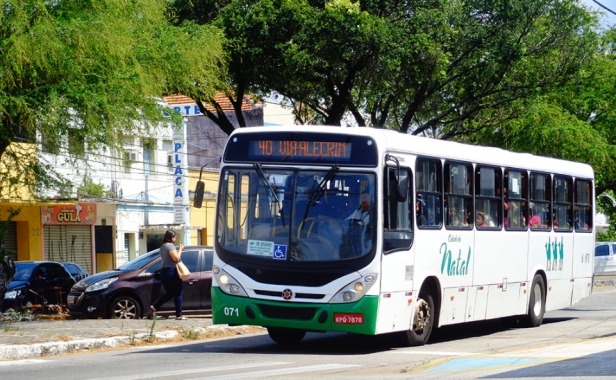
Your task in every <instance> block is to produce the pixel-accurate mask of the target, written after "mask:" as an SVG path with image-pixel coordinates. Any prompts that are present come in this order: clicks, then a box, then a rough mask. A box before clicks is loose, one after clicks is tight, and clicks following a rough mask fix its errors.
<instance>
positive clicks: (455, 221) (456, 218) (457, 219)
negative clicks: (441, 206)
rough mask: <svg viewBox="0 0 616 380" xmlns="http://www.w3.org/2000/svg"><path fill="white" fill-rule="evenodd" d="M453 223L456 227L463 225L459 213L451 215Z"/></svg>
mask: <svg viewBox="0 0 616 380" xmlns="http://www.w3.org/2000/svg"><path fill="white" fill-rule="evenodd" d="M451 225H452V226H454V227H460V226H461V225H462V221H461V220H460V216H459V215H457V214H456V215H453V216H452V217H451Z"/></svg>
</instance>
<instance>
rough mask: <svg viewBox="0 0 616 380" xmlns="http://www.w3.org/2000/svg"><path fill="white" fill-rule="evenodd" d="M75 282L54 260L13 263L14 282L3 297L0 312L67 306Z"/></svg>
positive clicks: (62, 266)
mask: <svg viewBox="0 0 616 380" xmlns="http://www.w3.org/2000/svg"><path fill="white" fill-rule="evenodd" d="M74 284H75V279H74V278H73V276H71V274H70V273H68V271H67V270H66V268H65V267H64V265H62V264H60V263H57V262H55V261H16V262H15V275H14V276H13V281H11V283H10V284H9V287H8V289H7V291H6V293H5V295H4V300H3V302H2V311H6V310H8V309H14V310H17V311H20V310H23V309H24V308H29V307H36V306H37V305H66V300H67V295H68V292H69V291H70V289H71V287H72V286H73V285H74Z"/></svg>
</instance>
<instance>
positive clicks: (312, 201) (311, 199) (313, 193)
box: [304, 165, 340, 219]
mask: <svg viewBox="0 0 616 380" xmlns="http://www.w3.org/2000/svg"><path fill="white" fill-rule="evenodd" d="M339 170H340V166H338V165H334V166H332V167H331V169H329V171H328V172H327V174H325V177H323V179H322V180H321V182H319V184H318V185H317V186H315V187H313V188H312V189H311V190H310V195H309V196H308V204H307V206H306V211H305V212H304V219H306V218H307V217H308V211H309V210H310V207H314V206H316V204H317V202H318V201H319V200H320V199H321V197H322V196H323V194H325V185H326V184H327V182H329V181H331V180H332V179H334V177H335V176H336V173H338V171H339Z"/></svg>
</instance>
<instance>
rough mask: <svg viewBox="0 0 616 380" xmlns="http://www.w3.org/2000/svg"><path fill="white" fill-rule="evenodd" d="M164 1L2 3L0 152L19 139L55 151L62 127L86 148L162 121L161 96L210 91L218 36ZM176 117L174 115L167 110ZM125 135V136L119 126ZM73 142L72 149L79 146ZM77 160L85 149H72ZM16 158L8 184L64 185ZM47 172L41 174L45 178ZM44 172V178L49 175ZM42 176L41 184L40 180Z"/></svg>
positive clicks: (61, 142) (113, 142) (62, 143)
mask: <svg viewBox="0 0 616 380" xmlns="http://www.w3.org/2000/svg"><path fill="white" fill-rule="evenodd" d="M167 3H168V2H167V1H166V0H134V1H131V2H125V1H121V0H90V1H75V0H63V1H52V2H49V1H43V0H3V2H2V4H3V8H2V9H3V10H2V13H0V72H1V73H2V75H0V132H1V133H0V157H2V159H3V161H4V160H5V157H6V156H7V148H8V147H9V145H10V144H11V143H12V142H13V141H15V140H16V139H17V140H18V141H28V142H34V141H35V136H41V141H42V143H43V148H44V149H46V150H48V151H50V152H52V153H57V152H59V151H61V150H62V149H68V148H70V146H68V147H67V146H66V139H67V134H68V132H69V130H70V131H72V134H73V136H74V139H76V141H79V142H80V143H81V142H83V145H84V146H85V147H86V149H87V150H95V149H98V148H100V147H103V146H107V147H118V146H119V145H120V142H121V141H120V138H119V137H120V136H121V135H123V134H129V135H137V134H140V133H141V132H144V131H147V130H148V129H149V128H150V127H151V126H153V125H156V124H157V123H159V122H166V121H167V118H166V117H165V116H164V114H163V108H162V107H163V106H162V104H161V103H160V101H159V99H160V98H161V97H162V96H163V95H166V94H173V93H178V92H181V93H185V94H187V95H199V96H206V95H211V94H213V93H214V91H215V88H217V87H218V86H219V85H218V82H219V81H220V78H221V75H220V72H221V71H220V70H221V68H222V67H224V56H223V54H222V48H221V45H220V40H221V35H220V33H219V32H218V31H217V30H216V29H214V28H212V27H208V26H198V25H194V24H191V23H185V24H182V25H179V26H173V25H172V24H171V23H170V20H169V19H168V16H169V15H170V14H171V13H170V12H169V9H168V8H167V5H168V4H167ZM173 120H174V121H176V122H178V121H179V118H178V115H173ZM120 132H123V133H120ZM75 148H77V147H75ZM73 152H74V153H75V154H76V157H78V156H79V155H81V154H83V153H84V152H83V151H81V150H79V148H77V149H76V150H74V151H73ZM18 154H24V153H23V152H22V153H17V152H11V153H9V154H8V155H12V156H13V157H10V158H11V159H12V160H11V162H10V164H11V165H10V166H9V168H8V169H7V170H5V171H4V172H3V173H0V175H1V176H2V177H3V179H4V180H5V181H6V180H7V179H8V181H13V182H14V184H22V185H24V186H27V187H29V189H30V190H33V189H35V186H41V185H44V186H56V185H57V186H62V185H63V182H62V180H60V181H54V180H53V178H54V177H55V176H54V175H53V174H51V175H47V174H48V169H49V168H48V167H46V166H45V165H44V164H40V163H37V162H36V160H35V159H31V156H32V155H33V153H32V152H29V153H27V154H26V156H29V157H30V159H23V158H22V157H18ZM46 175H47V176H46ZM45 177H47V178H45ZM41 181H42V182H41Z"/></svg>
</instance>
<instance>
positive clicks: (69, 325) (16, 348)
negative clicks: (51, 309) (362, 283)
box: [0, 275, 616, 361]
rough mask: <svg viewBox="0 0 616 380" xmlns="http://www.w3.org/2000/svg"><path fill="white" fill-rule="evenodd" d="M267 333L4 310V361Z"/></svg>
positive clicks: (203, 323) (204, 321) (605, 281)
mask: <svg viewBox="0 0 616 380" xmlns="http://www.w3.org/2000/svg"><path fill="white" fill-rule="evenodd" d="M614 287H616V275H605V276H596V277H595V283H594V289H593V292H600V291H605V290H610V289H614ZM262 332H264V329H263V328H260V327H256V326H237V327H229V326H227V325H212V318H211V316H209V315H202V316H188V319H187V320H183V321H178V320H175V319H174V318H169V319H167V318H164V317H159V318H158V319H156V320H151V319H75V320H72V319H67V318H66V316H65V317H64V318H62V316H45V315H41V316H39V318H38V319H37V320H34V321H23V322H15V321H3V320H2V318H1V315H0V361H2V360H19V359H31V358H38V357H44V356H53V355H59V354H66V353H71V352H77V351H81V350H91V349H98V348H113V347H118V346H126V345H135V344H147V342H148V340H151V338H152V337H156V338H157V339H156V340H155V341H156V343H160V342H161V341H164V340H171V339H174V338H177V339H180V338H182V337H184V338H185V340H197V339H208V338H217V337H224V336H235V335H242V334H254V333H262Z"/></svg>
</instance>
